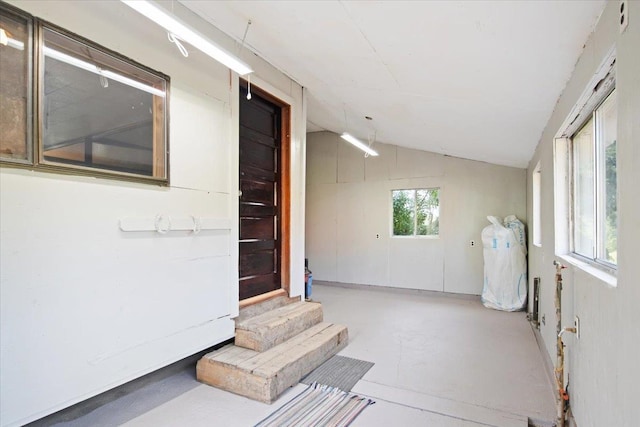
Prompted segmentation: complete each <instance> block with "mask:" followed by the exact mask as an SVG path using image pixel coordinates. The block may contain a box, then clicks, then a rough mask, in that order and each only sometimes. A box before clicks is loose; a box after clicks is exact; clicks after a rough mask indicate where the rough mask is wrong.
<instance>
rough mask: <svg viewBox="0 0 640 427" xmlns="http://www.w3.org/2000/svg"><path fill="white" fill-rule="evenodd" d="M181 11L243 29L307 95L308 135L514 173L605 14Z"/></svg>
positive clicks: (474, 9) (252, 4)
mask: <svg viewBox="0 0 640 427" xmlns="http://www.w3.org/2000/svg"><path fill="white" fill-rule="evenodd" d="M181 2H182V3H183V4H184V5H185V6H187V7H188V8H190V9H191V10H193V11H194V12H195V13H197V14H199V15H200V16H202V17H203V18H204V19H206V20H208V21H209V22H210V23H212V24H213V25H214V26H216V27H218V28H219V29H221V30H222V31H224V32H226V33H227V34H229V35H230V36H231V37H233V38H235V39H236V40H241V39H242V36H243V34H244V31H245V28H246V26H247V22H248V20H251V22H252V24H251V26H250V28H249V32H248V34H247V37H246V41H245V47H246V48H247V49H250V50H252V51H254V52H255V53H257V54H258V55H260V56H261V57H263V58H265V59H266V60H267V61H269V62H270V63H271V64H273V65H274V66H275V67H277V68H278V69H280V70H282V71H283V72H285V73H286V74H287V75H289V76H290V77H291V78H293V79H294V80H296V81H297V82H298V83H300V84H301V85H303V86H305V87H306V88H307V89H308V93H309V104H308V122H309V123H308V129H309V130H310V131H318V130H325V129H326V130H331V131H334V132H338V133H339V132H344V131H349V132H350V133H352V134H354V135H356V136H358V137H360V138H361V139H363V140H367V138H368V137H371V136H372V135H373V133H374V132H375V135H376V141H379V142H384V143H388V144H395V145H400V146H405V147H410V148H417V149H422V150H426V151H433V152H437V153H442V154H449V155H454V156H459V157H464V158H469V159H474V160H481V161H487V162H491V163H496V164H503V165H510V166H517V167H526V166H527V163H528V161H529V159H530V158H531V156H532V154H533V151H534V149H535V146H536V144H537V143H538V140H539V138H540V135H541V134H542V131H543V129H544V126H545V125H546V123H547V120H548V118H549V117H550V115H551V112H552V111H553V108H554V106H555V103H556V100H557V99H558V97H559V96H560V93H561V92H562V90H563V88H564V86H565V84H566V82H567V81H568V79H569V77H570V75H571V72H572V71H573V67H574V65H575V62H576V60H577V58H578V56H579V55H580V53H581V52H582V49H583V45H584V43H585V41H586V40H587V38H588V36H589V34H590V33H591V31H592V30H593V28H594V26H595V24H596V23H597V20H598V18H599V16H600V14H601V12H602V9H603V8H604V4H605V1H604V0H595V1H592V0H586V1H581V0H569V1H561V0H558V1H442V2H440V1H407V2H404V1H333V0H326V1H197V0H183V1H181ZM245 54H247V53H245ZM364 116H371V117H373V121H368V120H366V119H365V118H364Z"/></svg>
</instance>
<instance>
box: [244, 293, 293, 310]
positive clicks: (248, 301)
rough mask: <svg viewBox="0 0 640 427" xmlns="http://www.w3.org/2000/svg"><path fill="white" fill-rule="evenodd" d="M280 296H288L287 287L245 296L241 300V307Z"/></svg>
mask: <svg viewBox="0 0 640 427" xmlns="http://www.w3.org/2000/svg"><path fill="white" fill-rule="evenodd" d="M280 296H286V297H288V296H289V294H288V293H287V291H286V290H285V289H276V290H275V291H271V292H266V293H264V294H260V295H256V296H255V297H250V298H245V299H243V300H240V308H245V307H249V306H250V305H254V304H258V303H261V302H264V301H267V300H270V299H272V298H277V297H280Z"/></svg>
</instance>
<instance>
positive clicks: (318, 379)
mask: <svg viewBox="0 0 640 427" xmlns="http://www.w3.org/2000/svg"><path fill="white" fill-rule="evenodd" d="M372 366H373V363H372V362H366V361H364V360H359V359H352V358H351V357H345V356H338V355H336V356H333V357H332V358H331V359H329V360H327V361H326V362H324V363H323V364H322V365H320V366H318V367H317V368H316V369H314V370H313V371H311V373H310V374H309V375H307V376H306V377H304V378H303V379H301V380H300V382H301V383H302V384H313V383H318V384H324V385H328V386H331V387H335V388H339V389H340V390H342V391H351V389H352V388H353V386H354V385H356V383H357V382H358V381H360V378H362V377H363V376H364V374H366V373H367V371H369V369H371V367H372Z"/></svg>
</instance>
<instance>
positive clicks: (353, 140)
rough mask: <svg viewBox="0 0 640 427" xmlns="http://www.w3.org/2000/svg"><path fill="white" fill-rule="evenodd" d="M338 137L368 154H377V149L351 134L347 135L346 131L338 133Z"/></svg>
mask: <svg viewBox="0 0 640 427" xmlns="http://www.w3.org/2000/svg"><path fill="white" fill-rule="evenodd" d="M340 138H342V139H344V140H345V141H347V142H348V143H350V144H353V145H355V146H356V147H358V148H359V149H361V150H362V151H364V152H365V153H367V154H368V155H370V156H377V155H378V152H377V151H375V150H373V149H372V148H371V147H369V146H368V145H367V144H365V143H364V142H362V141H360V140H359V139H357V138H354V137H353V136H351V135H349V134H348V133H346V132H345V133H343V134H342V135H340Z"/></svg>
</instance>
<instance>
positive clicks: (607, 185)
mask: <svg viewBox="0 0 640 427" xmlns="http://www.w3.org/2000/svg"><path fill="white" fill-rule="evenodd" d="M616 125H617V105H616V96H615V92H613V93H611V94H610V95H609V96H608V97H607V99H606V100H605V101H604V102H603V103H602V104H601V105H600V106H599V107H598V108H597V109H596V110H595V111H594V113H593V115H592V116H591V118H590V119H589V120H588V121H587V122H586V123H585V124H584V126H583V127H582V128H581V129H580V130H579V131H578V132H576V133H575V134H574V136H573V138H572V143H573V215H572V219H573V252H574V253H576V254H578V255H581V256H583V257H585V258H588V259H590V260H593V261H596V262H603V263H605V264H611V265H616V264H617V260H618V256H617V255H618V252H617V242H618V203H617V184H618V180H617V170H616V168H617V142H616V139H617V136H616Z"/></svg>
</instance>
